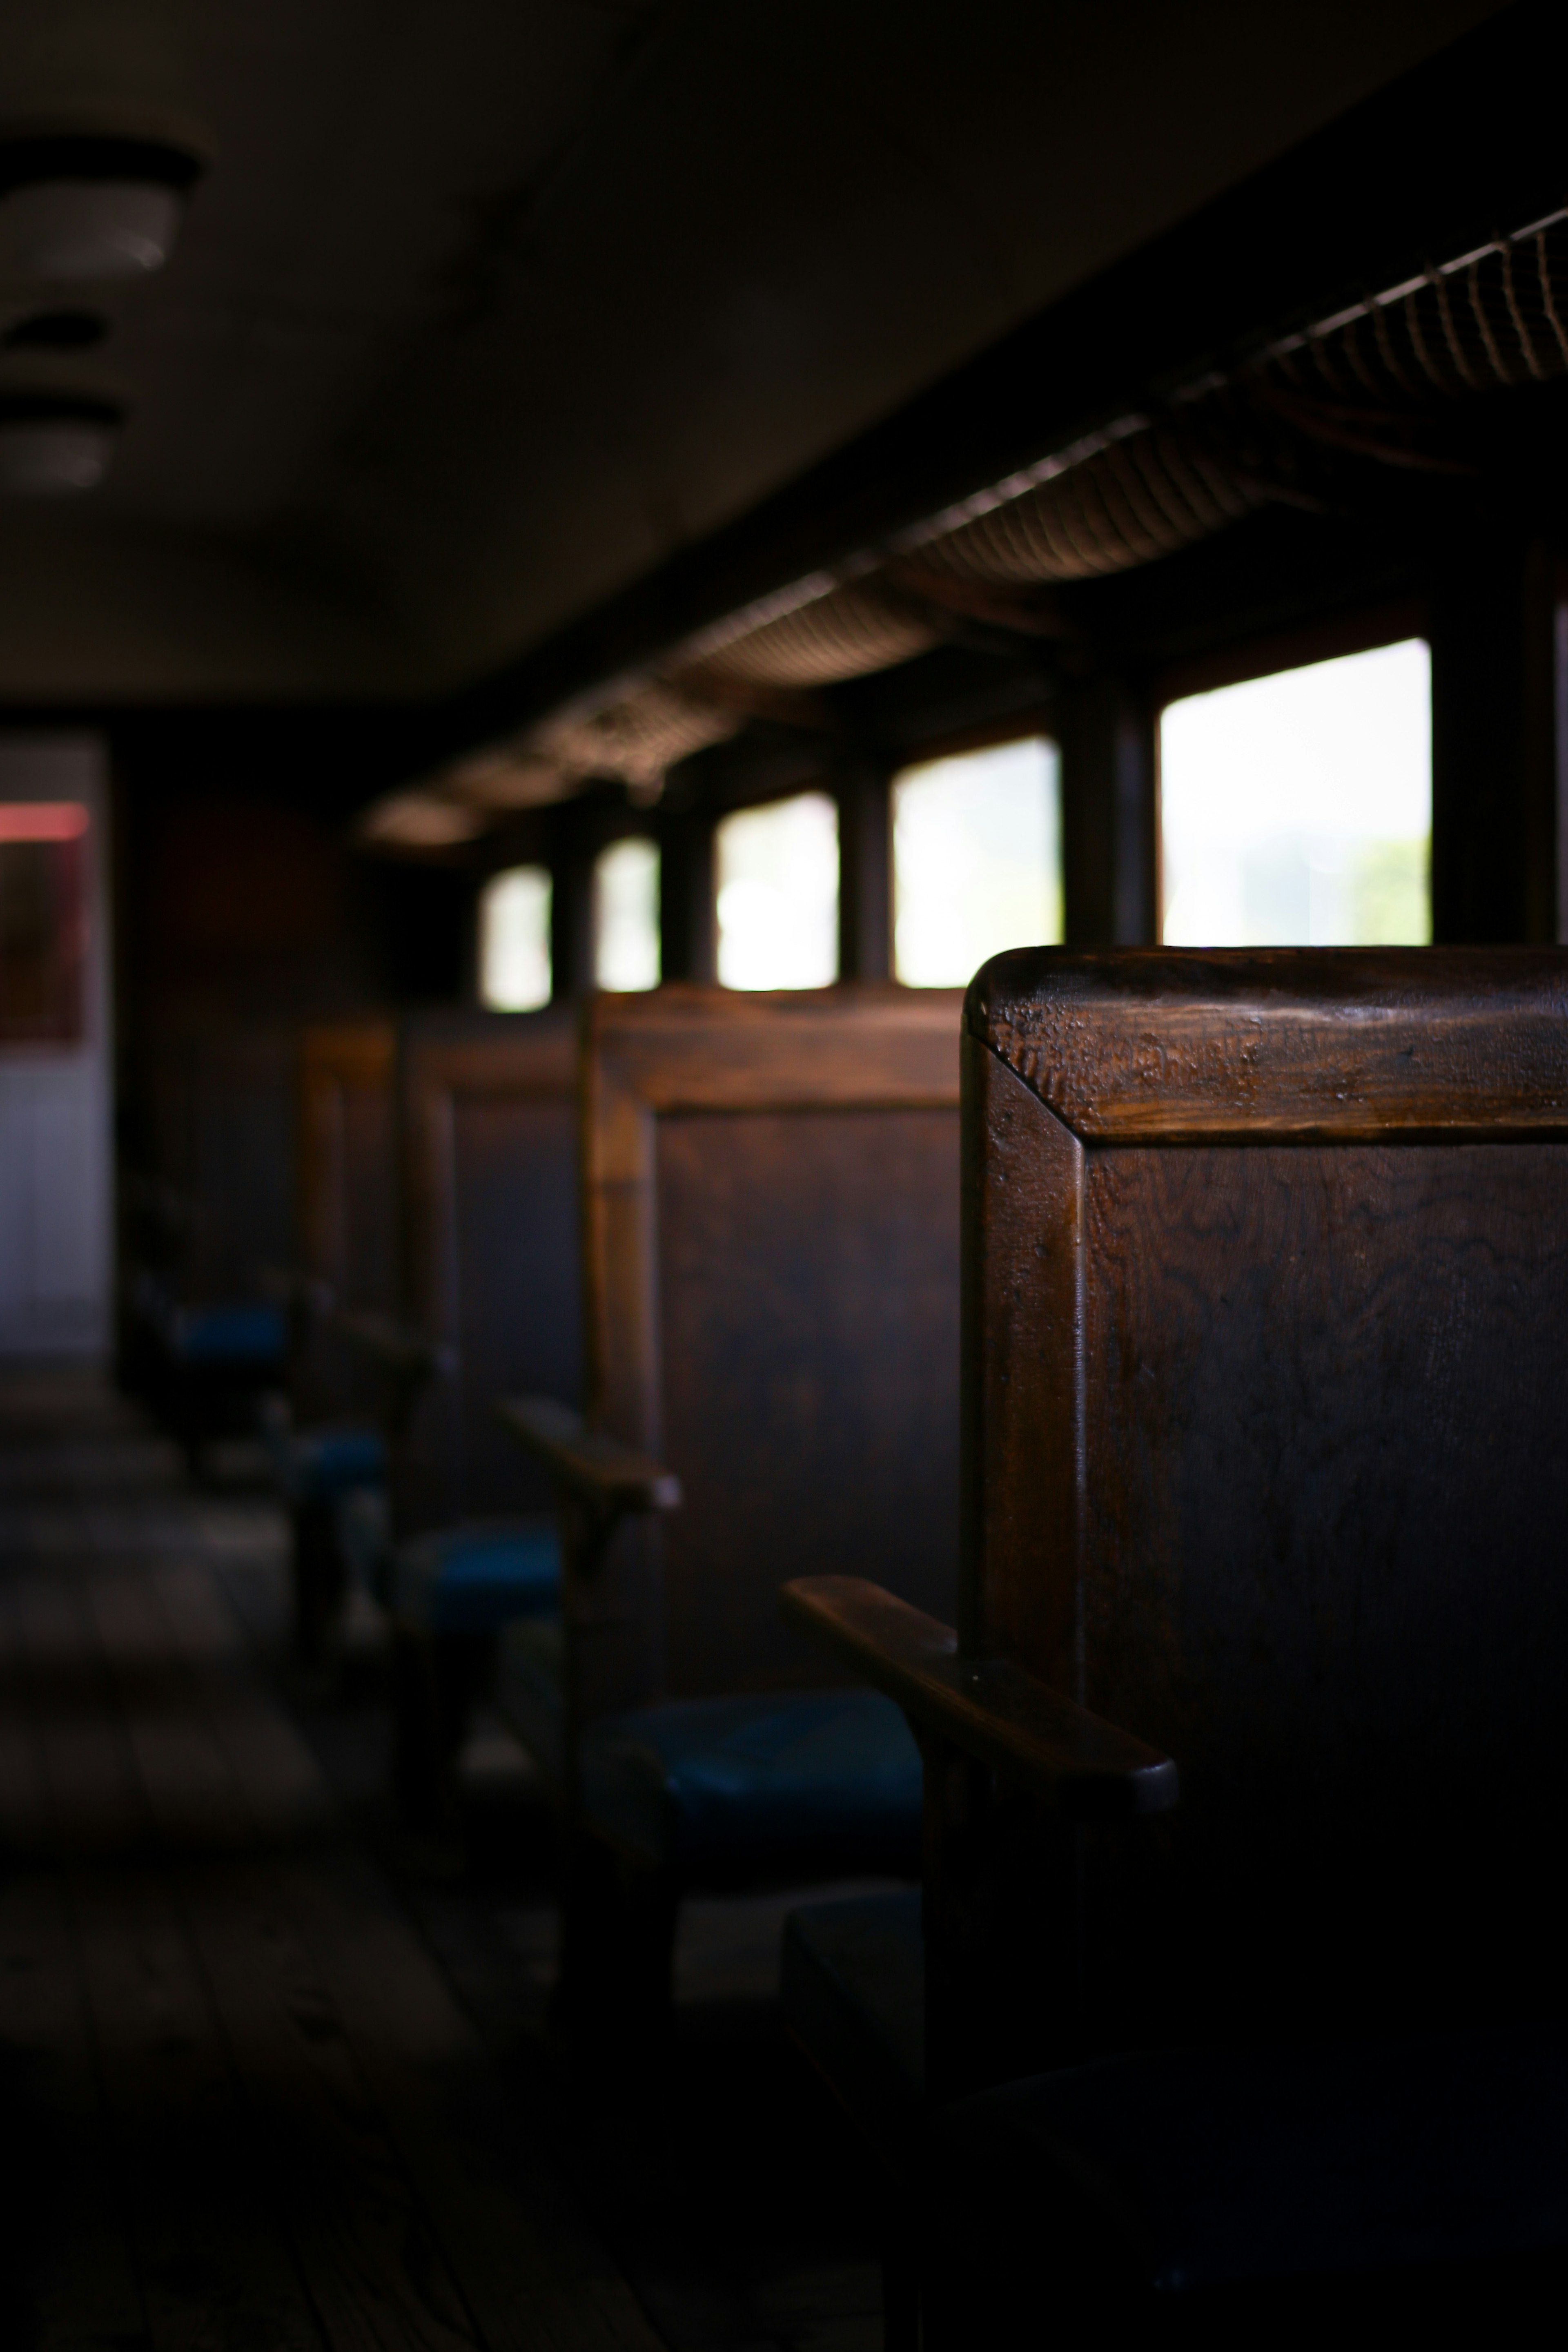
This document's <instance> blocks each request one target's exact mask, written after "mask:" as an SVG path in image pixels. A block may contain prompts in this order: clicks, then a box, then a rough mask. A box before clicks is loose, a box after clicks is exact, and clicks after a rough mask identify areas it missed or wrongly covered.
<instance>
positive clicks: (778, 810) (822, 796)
mask: <svg viewBox="0 0 1568 2352" xmlns="http://www.w3.org/2000/svg"><path fill="white" fill-rule="evenodd" d="M714 878H715V883H716V888H717V892H718V976H719V978H720V980H721V981H722V982H724V984H725V986H726V988H827V987H830V986H831V984H832V982H834V981H835V980H837V978H838V976H839V813H838V809H837V807H836V806H835V804H834V803H833V802H832V801H831V800H830V799H829V797H828V795H827V793H800V794H798V795H797V797H796V798H795V799H793V800H788V801H774V802H773V803H771V804H770V805H769V806H768V807H767V808H756V809H740V810H738V811H737V814H735V815H734V816H727V817H726V818H725V819H724V821H723V823H722V824H720V825H719V826H718V828H717V830H716V834H715V836H714Z"/></svg>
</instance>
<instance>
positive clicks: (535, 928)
mask: <svg viewBox="0 0 1568 2352" xmlns="http://www.w3.org/2000/svg"><path fill="white" fill-rule="evenodd" d="M549 905H550V887H549V869H548V867H546V866H514V867H513V868H512V870H511V872H510V873H509V874H497V875H495V876H493V877H492V878H491V879H490V880H489V881H488V882H486V885H485V889H484V894H483V896H482V897H481V898H480V900H479V1000H480V1003H483V1004H488V1005H490V1006H491V1007H492V1008H493V1010H494V1011H496V1012H497V1013H533V1012H536V1011H537V1010H538V1007H539V1006H540V1005H541V1004H548V1003H549V999H550V956H549Z"/></svg>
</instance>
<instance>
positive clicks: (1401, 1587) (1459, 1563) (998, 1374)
mask: <svg viewBox="0 0 1568 2352" xmlns="http://www.w3.org/2000/svg"><path fill="white" fill-rule="evenodd" d="M963 1052H964V1056H965V1076H964V1083H965V1088H966V1099H967V1109H966V1117H965V1165H964V1218H965V1242H964V1248H965V1267H966V1273H965V1299H966V1303H965V1314H966V1341H965V1356H964V1390H963V1412H964V1422H965V1471H964V1479H965V1487H964V1505H963V1517H964V1544H963V1569H962V1583H961V1593H960V1607H959V1618H958V1622H959V1626H960V1630H961V1637H962V1642H963V1643H964V1645H965V1646H966V1647H967V1649H968V1650H970V1651H972V1652H973V1653H976V1654H979V1655H982V1656H993V1657H1005V1658H1009V1659H1011V1660H1013V1661H1014V1662H1015V1663H1017V1664H1021V1665H1023V1666H1025V1667H1027V1668H1028V1669H1029V1670H1030V1672H1031V1673H1032V1674H1034V1675H1037V1676H1038V1677H1039V1678H1040V1681H1042V1682H1044V1683H1046V1684H1049V1685H1051V1686H1053V1687H1054V1688H1056V1689H1058V1690H1061V1691H1062V1692H1065V1693H1067V1694H1069V1695H1071V1696H1072V1697H1073V1698H1075V1699H1076V1700H1077V1701H1079V1702H1080V1703H1081V1704H1082V1705H1084V1706H1088V1707H1090V1708H1092V1710H1093V1711H1094V1712H1095V1713H1096V1714H1099V1715H1101V1716H1103V1717H1108V1718H1110V1719H1111V1720H1112V1721H1113V1722H1114V1723H1116V1724H1118V1725H1120V1726H1122V1727H1124V1728H1125V1729H1126V1730H1128V1731H1130V1732H1132V1733H1134V1734H1135V1735H1137V1736H1138V1737H1139V1738H1143V1739H1145V1740H1147V1741H1149V1742H1151V1743H1154V1744H1155V1746H1157V1747H1158V1748H1163V1749H1165V1750H1166V1752H1168V1754H1169V1755H1171V1756H1172V1757H1174V1758H1175V1759H1176V1762H1177V1765H1178V1767H1179V1769H1180V1775H1181V1789H1182V1795H1181V1801H1180V1804H1179V1806H1178V1807H1177V1809H1176V1811H1175V1812H1173V1813H1171V1814H1169V1815H1167V1816H1166V1817H1164V1818H1162V1819H1161V1820H1160V1821H1158V1822H1153V1823H1149V1824H1145V1825H1144V1826H1143V1827H1142V1828H1139V1829H1129V1830H1118V1831H1115V1832H1111V1831H1100V1830H1095V1829H1093V1828H1092V1827H1091V1828H1088V1829H1078V1830H1075V1831H1072V1832H1068V1831H1066V1830H1064V1829H1063V1828H1062V1827H1061V1825H1060V1824H1058V1823H1053V1822H1051V1821H1050V1820H1049V1819H1048V1818H1046V1817H1044V1816H1043V1815H1042V1814H1041V1813H1040V1811H1039V1810H1038V1809H1036V1808H1034V1807H1032V1806H1031V1804H1030V1801H1028V1798H1027V1795H1026V1794H1025V1793H1024V1792H1022V1791H1020V1790H1019V1789H1017V1788H1010V1787H1009V1784H1008V1780H1007V1776H1006V1774H1005V1773H1004V1774H1001V1775H998V1774H996V1773H994V1772H993V1773H989V1774H988V1773H983V1772H980V1771H978V1770H977V1768H975V1767H973V1766H971V1765H968V1764H966V1763H965V1762H964V1761H963V1759H960V1758H958V1757H957V1756H956V1755H955V1754H944V1755H943V1756H941V1757H939V1758H936V1760H935V1761H933V1760H932V1759H928V1803H927V1832H928V1853H927V1861H926V1869H927V1885H926V1933H927V1939H928V1946H929V1959H930V1987H929V1999H930V2004H931V2011H930V2017H929V2033H930V2043H929V2048H930V2052H931V2055H932V2063H933V2079H934V2087H936V2089H938V2090H939V2091H948V2092H950V2091H953V2090H956V2089H963V2088H969V2087H973V2086H975V2085H976V2084H978V2083H982V2082H985V2081H988V2080H999V2079H1001V2078H1003V2077H1004V2076H1006V2075H1007V2074H1019V2073H1027V2072H1029V2071H1030V2068H1031V2066H1037V2065H1040V2064H1046V2063H1060V2061H1061V2057H1062V2056H1063V2055H1064V2054H1071V2052H1072V2051H1073V2050H1075V2049H1077V2050H1082V2049H1085V2048H1107V2047H1109V2048H1124V2047H1127V2046H1129V2045H1136V2044H1138V2043H1140V2042H1146V2041H1154V2042H1168V2041H1171V2040H1173V2039H1174V2040H1177V2041H1191V2040H1200V2041H1201V2040H1206V2039H1207V2040H1213V2039H1217V2038H1218V2039H1232V2038H1236V2037H1240V2038H1243V2039H1245V2038H1248V2037H1249V2036H1256V2037H1258V2038H1260V2039H1265V2040H1273V2041H1279V2040H1281V2039H1291V2038H1294V2037H1296V2036H1297V2035H1313V2034H1319V2033H1322V2032H1333V2033H1335V2034H1340V2035H1351V2036H1354V2035H1356V2034H1360V2033H1369V2034H1370V2033H1374V2032H1378V2031H1380V2030H1390V2029H1393V2030H1398V2031H1404V2032H1408V2031H1412V2030H1416V2029H1418V2028H1419V2027H1421V2026H1422V2025H1423V2024H1430V2025H1434V2026H1440V2027H1442V2028H1444V2029H1445V2030H1448V2029H1451V2028H1452V2026H1453V2025H1454V2023H1455V2022H1456V2021H1458V2020H1463V2021H1471V2022H1476V2023H1483V2024H1491V2023H1496V2022H1498V2021H1509V2020H1511V2019H1514V2018H1518V2017H1521V2016H1526V2015H1529V2014H1531V2013H1540V2012H1541V2011H1542V2010H1546V2011H1552V2012H1555V2011H1558V2010H1559V2009H1560V2007H1561V2000H1562V1995H1561V1987H1560V1984H1559V1982H1558V1962H1557V1957H1556V1937H1555V1932H1554V1929H1553V1926H1552V1922H1553V1920H1554V1918H1555V1913H1556V1904H1557V1899H1558V1892H1557V1878H1558V1871H1559V1852H1560V1844H1561V1841H1560V1836H1559V1834H1558V1832H1557V1831H1556V1830H1555V1828H1554V1826H1553V1816H1554V1806H1553V1801H1552V1796H1551V1790H1552V1788H1553V1787H1554V1785H1555V1784H1554V1780H1553V1767H1554V1763H1555V1760H1556V1759H1557V1757H1558V1755H1559V1752H1560V1747H1561V1724H1562V1720H1563V1691H1564V1688H1565V1687H1568V1573H1565V1569H1568V1449H1565V1448H1564V1446H1563V1442H1562V1435H1561V1422H1562V1414H1563V1399H1564V1397H1565V1396H1568V957H1564V956H1563V955H1562V954H1558V953H1549V952H1540V953H1536V952H1530V951H1487V950H1467V951H1458V950H1456V951H1452V952H1449V951H1443V952H1441V953H1438V952H1434V951H1432V950H1416V951H1408V952H1400V951H1384V952H1380V953H1376V954H1371V953H1359V952H1352V951H1348V950H1346V951H1324V950H1302V951H1283V950H1281V951H1278V952H1275V953H1271V954H1241V953H1236V954H1229V955H1221V954H1215V955H1207V956H1203V957H1197V956H1185V957H1180V958H1177V957H1172V956H1169V955H1166V954H1163V953H1161V952H1158V951H1147V952H1144V953H1127V954H1119V955H1107V956H1103V957H1083V956H1076V957H1073V956H1068V955H1066V954H1064V953H1058V952H1051V951H1038V952H1030V953H1028V954H1018V955H1009V956H1005V957H1002V958H999V959H998V960H997V961H994V962H993V963H991V964H990V965H989V966H988V967H987V968H986V970H985V971H982V972H981V974H979V975H978V977H977V981H976V982H975V983H974V984H973V986H972V988H971V991H970V993H969V998H968V1003H967V1014H966V1022H965V1036H964V1045H963ZM933 1754H934V1757H935V1755H936V1751H935V1750H934V1751H933ZM934 1775H935V1777H936V1780H937V1782H938V1783H939V1786H938V1789H937V1791H936V1796H935V1798H933V1795H932V1793H931V1782H932V1779H933V1776H934Z"/></svg>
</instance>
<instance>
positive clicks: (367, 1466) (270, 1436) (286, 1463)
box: [262, 1422, 387, 1503]
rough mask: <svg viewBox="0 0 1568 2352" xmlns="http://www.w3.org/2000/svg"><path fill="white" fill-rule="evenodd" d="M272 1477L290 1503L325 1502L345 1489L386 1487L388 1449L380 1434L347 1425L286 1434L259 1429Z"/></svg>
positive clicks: (283, 1429) (276, 1428) (269, 1428)
mask: <svg viewBox="0 0 1568 2352" xmlns="http://www.w3.org/2000/svg"><path fill="white" fill-rule="evenodd" d="M262 1429H263V1434H264V1436H265V1437H266V1440H267V1454H268V1456H269V1458H270V1460H271V1463H272V1468H273V1475H275V1477H276V1478H277V1483H278V1485H279V1486H281V1487H282V1489H283V1492H284V1494H285V1495H286V1496H287V1498H288V1500H289V1501H290V1502H291V1503H326V1502H330V1501H331V1500H332V1499H333V1498H334V1497H335V1496H339V1495H342V1494H346V1493H347V1491H348V1490H349V1488H350V1486H384V1485H385V1483H386V1475H387V1450H386V1445H385V1443H384V1441H383V1439H382V1434H381V1432H380V1431H379V1430H376V1429H366V1428H356V1427H352V1426H348V1427H343V1428H339V1429H289V1428H287V1427H279V1426H277V1424H275V1423H269V1422H264V1423H263V1424H262Z"/></svg>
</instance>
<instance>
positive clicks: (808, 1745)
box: [580, 1690, 921, 1876]
mask: <svg viewBox="0 0 1568 2352" xmlns="http://www.w3.org/2000/svg"><path fill="white" fill-rule="evenodd" d="M580 1769H581V1786H582V1801H583V1805H584V1808H585V1811H586V1812H587V1815H588V1818H589V1820H590V1821H591V1822H592V1824H593V1826H594V1827H595V1829H597V1830H599V1831H600V1832H601V1833H602V1834H603V1835H604V1836H606V1837H608V1838H610V1839H611V1840H612V1842H613V1843H616V1844H617V1845H620V1846H622V1847H623V1848H625V1849H627V1850H628V1851H629V1852H631V1853H633V1854H634V1855H636V1856H637V1857H638V1858H639V1859H642V1860H644V1861H647V1862H650V1863H653V1864H658V1865H661V1866H664V1867H670V1868H674V1869H675V1870H677V1871H678V1872H680V1873H682V1874H684V1875H686V1876H692V1875H700V1874H701V1873H703V1872H704V1871H705V1870H713V1871H720V1872H726V1873H727V1872H729V1871H731V1870H736V1869H744V1868H747V1867H751V1868H755V1869H756V1870H758V1872H759V1873H766V1872H767V1871H768V1870H769V1869H772V1868H775V1867H778V1866H780V1865H782V1864H785V1863H787V1862H793V1861H795V1860H799V1861H800V1863H801V1864H803V1865H811V1864H821V1866H823V1867H826V1868H831V1869H849V1870H864V1871H868V1872H870V1871H876V1872H887V1873H889V1874H912V1873H913V1872H915V1870H917V1869H918V1867H919V1852H920V1797H921V1773H920V1751H919V1749H918V1748H916V1747H915V1741H914V1738H913V1737H912V1735H911V1733H910V1729H909V1727H908V1725H907V1724H906V1723H905V1722H904V1717H903V1716H902V1715H901V1714H900V1713H899V1710H898V1708H897V1707H896V1706H894V1704H893V1702H892V1700H891V1699H887V1698H883V1696H881V1694H880V1693H879V1692H877V1691H868V1690H842V1691H839V1690H832V1691H799V1692H791V1691H786V1692H771V1693H768V1694H766V1695H761V1696H754V1697H746V1698H707V1699H684V1700H678V1701H672V1702H670V1703H669V1704H667V1705H665V1706H656V1707H649V1708H647V1709H645V1710H643V1711H642V1712H640V1713H638V1714H635V1715H623V1716H617V1717H608V1718H606V1719H605V1720H604V1721H602V1722H601V1723H598V1724H595V1725H594V1726H593V1727H591V1730H590V1731H589V1732H588V1733H587V1735H586V1736H585V1738H584V1739H583V1742H582V1746H581V1751H580Z"/></svg>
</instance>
